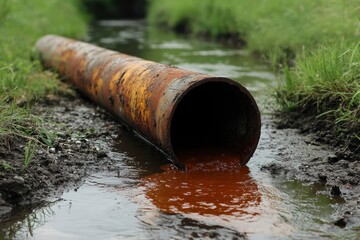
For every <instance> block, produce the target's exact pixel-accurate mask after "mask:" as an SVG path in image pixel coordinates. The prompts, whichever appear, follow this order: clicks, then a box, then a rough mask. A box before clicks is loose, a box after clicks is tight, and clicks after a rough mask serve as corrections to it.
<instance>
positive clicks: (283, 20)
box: [148, 0, 360, 148]
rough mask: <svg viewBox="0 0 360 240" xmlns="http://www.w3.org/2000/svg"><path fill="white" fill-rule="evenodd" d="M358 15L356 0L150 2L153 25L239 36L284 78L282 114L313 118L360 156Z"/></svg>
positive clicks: (280, 89) (359, 7)
mask: <svg viewBox="0 0 360 240" xmlns="http://www.w3.org/2000/svg"><path fill="white" fill-rule="evenodd" d="M359 13H360V2H359V1H358V0H326V1H325V0H319V1H313V0H301V1H298V0H271V1H269V0H257V1H251V0H241V1H239V0H226V1H220V0H201V1H193V0H182V1H172V0H151V1H150V6H149V9H148V20H149V22H150V24H152V25H162V26H165V27H168V28H172V29H175V30H185V31H189V32H191V33H193V34H195V35H197V34H207V35H209V36H211V37H212V38H214V39H216V38H218V37H222V36H227V35H229V34H231V35H232V36H234V35H235V36H238V37H239V39H241V40H243V41H245V43H246V45H247V48H248V49H249V50H250V51H252V52H253V53H256V54H260V55H263V56H265V57H266V59H267V60H268V61H270V60H272V62H273V63H274V66H275V67H276V69H277V70H280V72H282V73H284V75H283V76H284V77H283V80H284V81H283V82H282V83H281V84H280V85H279V87H278V88H277V89H276V90H275V95H276V99H277V102H278V103H279V104H280V107H281V110H282V111H283V112H285V113H286V112H289V111H297V112H302V113H307V114H309V113H310V112H311V113H312V114H313V115H314V117H316V118H317V120H319V121H323V122H324V124H325V123H326V124H328V125H333V126H335V127H336V133H335V135H336V136H340V138H342V137H345V138H348V137H349V136H346V135H350V138H352V139H353V141H354V142H356V143H355V145H356V144H357V145H358V146H359V148H360V141H359V140H360V139H359V136H360V123H359V119H360V116H359V114H360V113H359V111H360V110H359V109H360V102H359V101H360V89H359V84H360V47H359V43H358V41H359V39H360V15H359ZM279 67H280V68H279Z"/></svg>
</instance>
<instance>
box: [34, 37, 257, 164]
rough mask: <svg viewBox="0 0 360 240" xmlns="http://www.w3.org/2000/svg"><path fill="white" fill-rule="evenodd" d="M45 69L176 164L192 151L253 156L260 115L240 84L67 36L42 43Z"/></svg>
mask: <svg viewBox="0 0 360 240" xmlns="http://www.w3.org/2000/svg"><path fill="white" fill-rule="evenodd" d="M36 50H37V52H38V53H39V54H40V58H41V60H42V63H43V65H44V66H45V67H48V68H53V69H55V70H56V71H57V72H58V73H59V74H60V75H61V76H63V77H65V78H66V79H69V80H70V81H71V82H72V83H73V84H74V85H75V86H76V87H77V88H78V89H79V90H80V91H81V92H82V93H83V94H85V95H86V96H87V97H89V98H90V99H92V100H93V101H95V102H96V103H98V104H100V105H101V106H103V107H104V108H106V109H107V110H108V111H109V112H111V113H113V114H114V115H116V116H117V117H119V118H120V119H121V120H122V121H123V122H124V123H126V124H127V125H128V126H130V127H131V128H132V129H133V130H135V131H136V132H137V133H139V134H140V135H141V136H142V137H144V138H145V139H146V140H148V141H149V142H150V143H152V144H154V145H155V146H156V147H158V148H159V149H160V150H162V151H163V152H164V153H165V154H166V155H167V156H168V157H169V158H170V159H172V160H173V161H177V156H178V154H179V153H180V152H181V151H183V150H189V149H192V148H197V149H199V148H214V147H217V148H221V149H226V150H228V151H231V152H232V153H234V152H236V153H237V154H238V156H239V159H240V163H241V164H246V163H247V162H248V160H249V159H250V157H251V156H252V155H253V153H254V151H255V149H256V146H257V144H258V141H259V136H260V125H261V124H260V113H259V110H258V107H257V105H256V102H255V100H254V99H253V97H252V96H251V94H250V93H249V92H248V91H247V90H246V89H245V88H244V87H243V86H241V85H240V84H239V83H237V82H235V81H232V80H230V79H228V78H223V77H212V76H209V75H205V74H200V73H195V72H190V71H187V70H183V69H179V68H176V67H173V66H169V65H165V64H160V63H155V62H152V61H146V60H143V59H141V58H137V57H132V56H129V55H126V54H122V53H119V52H115V51H111V50H107V49H104V48H100V47H97V46H94V45H91V44H88V43H84V42H80V41H75V40H71V39H68V38H64V37H60V36H54V35H47V36H44V37H42V38H41V39H39V40H38V42H37V43H36Z"/></svg>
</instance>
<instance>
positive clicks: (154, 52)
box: [0, 21, 360, 239]
mask: <svg viewBox="0 0 360 240" xmlns="http://www.w3.org/2000/svg"><path fill="white" fill-rule="evenodd" d="M87 40H88V41H90V42H93V43H96V44H99V45H102V46H104V47H107V48H110V49H115V50H118V51H121V52H124V53H127V54H131V55H135V56H139V57H142V58H145V59H149V60H154V61H158V62H163V63H168V64H171V65H175V66H182V67H185V68H188V69H190V70H196V71H200V72H204V73H210V74H217V75H222V76H225V77H231V78H233V79H235V80H237V81H239V82H240V83H241V84H243V85H245V86H246V87H247V88H248V89H250V90H251V92H252V93H253V94H254V96H255V98H256V99H257V100H258V102H262V100H265V102H266V99H267V98H268V97H267V96H268V95H267V89H268V88H270V87H271V86H273V84H275V83H274V76H273V74H272V73H271V71H270V70H269V69H268V68H267V67H266V66H265V65H263V64H261V63H259V62H258V61H257V60H256V59H254V58H253V57H252V56H250V55H249V54H248V53H247V52H246V51H244V50H238V49H232V48H230V47H224V46H221V45H218V44H215V43H211V42H201V41H197V40H191V39H183V38H181V37H179V36H175V35H174V34H172V33H166V32H161V31H158V30H156V29H149V28H146V26H145V25H144V23H143V22H136V21H102V22H100V23H99V24H97V25H95V26H94V27H93V28H92V29H91V31H90V33H89V36H88V39H87ZM228 74H230V75H231V76H229V75H228ZM260 107H261V108H262V111H263V122H264V124H263V127H262V135H261V139H260V142H259V146H258V149H257V151H256V152H255V155H254V157H253V158H252V159H251V160H250V162H249V163H248V165H247V166H246V167H240V166H239V165H238V164H237V162H238V161H239V159H238V158H237V156H236V155H233V154H231V153H224V152H222V151H216V150H214V149H207V150H206V151H203V150H202V151H198V152H196V153H194V152H192V153H189V152H183V154H182V161H183V162H184V163H185V164H186V167H187V169H188V170H187V171H177V170H174V169H172V168H171V166H170V165H169V164H168V162H167V159H165V158H164V157H163V156H162V155H161V154H160V153H159V152H158V151H156V150H155V149H154V148H152V147H151V146H150V145H147V144H145V143H144V142H143V141H142V140H141V139H140V138H138V137H137V136H135V134H133V133H132V132H130V131H119V136H118V137H117V138H116V139H115V140H113V139H109V141H107V142H97V143H96V144H97V145H98V146H101V149H105V150H106V151H107V157H108V158H110V159H111V160H112V161H113V162H114V163H113V164H114V166H113V169H115V170H112V171H103V170H102V171H99V172H96V173H94V174H92V175H91V176H89V177H88V178H86V179H85V182H84V183H83V184H82V185H81V186H80V187H79V188H78V189H75V190H74V189H71V190H69V191H68V192H65V193H64V194H63V195H62V196H61V198H59V199H57V200H56V201H54V202H50V203H45V204H44V205H41V206H37V207H36V208H25V209H17V210H16V211H14V212H13V213H12V215H13V217H12V219H10V220H9V221H7V222H5V223H3V224H2V225H1V226H0V239H2V238H3V239H189V238H192V239H196V238H199V239H314V238H316V239H318V238H320V239H321V238H325V239H343V238H350V239H356V238H357V237H359V235H360V233H359V232H360V229H359V227H356V226H355V227H349V228H345V229H340V228H338V227H335V226H334V225H333V222H334V220H336V219H334V216H333V214H334V212H335V209H336V208H338V207H341V205H342V204H343V203H344V200H343V199H342V198H331V197H329V196H328V195H326V194H321V193H319V191H318V190H319V187H320V188H322V187H323V186H322V185H319V186H317V185H305V184H303V183H302V182H299V181H295V180H288V179H286V178H274V177H273V176H271V175H270V173H268V172H263V171H261V167H262V166H263V165H264V164H268V163H271V162H273V161H274V159H275V157H276V155H277V154H279V153H281V151H283V150H282V149H281V144H282V142H283V141H284V139H285V134H282V133H277V135H275V136H274V133H275V132H277V131H278V130H275V129H274V128H273V126H272V125H271V124H270V123H269V122H270V120H269V117H268V116H267V115H266V113H265V111H264V109H265V108H264V105H261V106H260ZM86 108H87V107H86V106H84V111H87V110H86ZM91 111H93V110H91ZM264 113H265V114H264ZM290 134H293V135H296V134H295V133H290ZM294 138H296V136H295V137H294ZM293 140H294V139H293ZM294 141H295V142H296V139H295V140H294ZM298 141H299V140H298ZM293 145H296V144H293ZM289 146H290V147H291V146H292V145H291V144H290V145H288V146H287V147H289ZM293 149H295V150H296V146H293ZM289 151H292V150H291V149H290V150H289ZM318 151H324V152H325V151H326V150H321V149H319V150H318ZM204 158H205V159H206V161H204ZM199 159H202V160H201V161H199ZM299 164H300V163H299ZM294 166H296V165H294Z"/></svg>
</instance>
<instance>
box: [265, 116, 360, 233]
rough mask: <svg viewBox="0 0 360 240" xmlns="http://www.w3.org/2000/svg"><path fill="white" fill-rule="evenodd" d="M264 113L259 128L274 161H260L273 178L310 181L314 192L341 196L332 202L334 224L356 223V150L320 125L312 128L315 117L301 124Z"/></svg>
mask: <svg viewBox="0 0 360 240" xmlns="http://www.w3.org/2000/svg"><path fill="white" fill-rule="evenodd" d="M289 119H292V120H285V119H284V117H282V118H279V117H275V116H273V117H268V118H265V119H264V126H263V129H266V130H267V131H269V133H270V136H269V139H268V147H269V148H270V149H276V152H278V153H277V154H276V157H275V161H273V162H271V163H269V164H266V165H263V166H262V168H261V169H262V170H263V171H268V172H270V173H271V175H272V176H273V177H274V178H285V179H289V180H299V181H301V182H303V183H304V184H308V185H311V186H312V188H313V190H314V192H315V193H324V194H327V195H329V196H331V197H332V198H336V199H343V200H344V201H345V204H343V205H341V206H334V207H335V208H336V214H335V216H334V217H335V218H336V220H335V221H334V225H335V226H338V227H341V228H344V227H346V226H347V225H350V226H356V225H358V224H359V223H360V205H359V204H360V185H359V184H360V175H359V172H360V159H359V154H358V153H356V152H354V151H351V150H349V149H346V148H344V147H341V145H338V146H337V144H338V141H337V140H336V139H335V138H333V137H332V134H330V133H327V134H326V132H324V130H323V128H321V129H320V130H319V131H318V132H314V124H316V123H315V121H309V120H308V121H305V120H304V119H303V121H302V123H303V124H302V127H300V126H299V121H298V120H299V118H298V120H297V121H295V120H294V119H293V116H290V118H289Z"/></svg>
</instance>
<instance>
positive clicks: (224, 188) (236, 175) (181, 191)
mask: <svg viewBox="0 0 360 240" xmlns="http://www.w3.org/2000/svg"><path fill="white" fill-rule="evenodd" d="M179 160H180V161H181V162H182V163H184V164H185V166H186V169H187V170H186V171H179V170H176V169H173V168H171V167H170V166H164V167H163V170H164V172H162V173H157V174H154V175H152V176H149V177H146V178H144V179H143V181H144V185H145V187H146V196H147V198H148V199H150V200H151V201H152V203H153V204H154V205H155V206H156V207H158V208H159V209H161V210H162V211H164V212H167V213H197V214H200V215H232V216H243V215H244V214H247V215H249V214H250V215H252V216H255V215H258V214H259V213H258V212H257V211H256V208H254V207H256V206H258V205H259V204H260V202H261V194H260V192H259V190H258V187H257V185H256V182H255V181H254V180H253V179H252V178H251V176H250V171H249V169H248V168H247V167H245V166H240V164H239V157H238V155H236V154H232V153H224V152H223V151H219V150H198V151H196V152H194V151H192V152H183V153H182V154H181V155H180V158H179Z"/></svg>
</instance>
